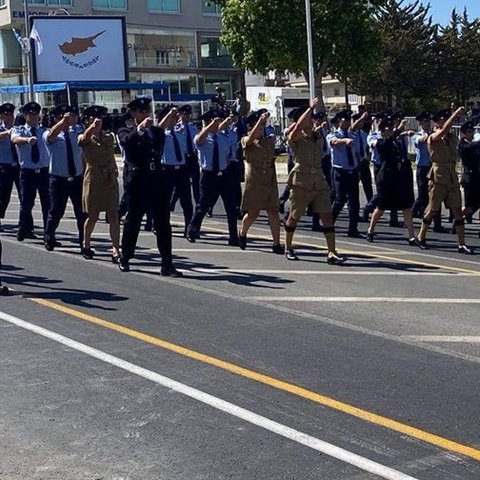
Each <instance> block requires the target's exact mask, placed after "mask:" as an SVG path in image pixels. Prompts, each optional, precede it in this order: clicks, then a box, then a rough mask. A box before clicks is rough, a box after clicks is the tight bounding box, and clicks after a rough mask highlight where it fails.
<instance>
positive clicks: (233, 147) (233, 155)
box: [219, 128, 238, 162]
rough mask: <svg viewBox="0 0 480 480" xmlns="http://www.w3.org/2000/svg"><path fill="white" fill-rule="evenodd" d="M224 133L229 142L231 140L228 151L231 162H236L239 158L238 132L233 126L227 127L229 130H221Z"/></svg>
mask: <svg viewBox="0 0 480 480" xmlns="http://www.w3.org/2000/svg"><path fill="white" fill-rule="evenodd" d="M219 133H220V134H222V135H225V136H226V137H227V138H228V140H229V142H230V151H229V153H228V161H229V162H236V161H238V159H237V147H238V136H237V133H236V132H235V131H234V130H233V129H232V128H227V130H223V131H222V132H219Z"/></svg>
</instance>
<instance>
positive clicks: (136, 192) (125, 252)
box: [122, 170, 172, 268]
mask: <svg viewBox="0 0 480 480" xmlns="http://www.w3.org/2000/svg"><path fill="white" fill-rule="evenodd" d="M128 182H129V195H128V207H127V216H126V218H125V223H124V227H123V235H122V257H123V258H124V259H125V260H127V261H129V260H131V259H132V258H133V257H134V256H135V247H136V245H137V241H138V234H139V232H140V227H141V224H142V218H143V216H144V215H145V213H146V212H147V211H151V212H152V217H153V226H154V228H155V230H156V239H157V248H158V251H159V252H160V255H161V256H162V267H163V268H169V267H171V266H172V226H171V225H170V208H169V202H170V195H171V192H172V189H171V188H170V186H169V185H168V176H167V175H164V174H163V172H158V171H157V172H153V173H144V172H140V171H138V170H135V171H134V170H132V171H131V172H129V174H128Z"/></svg>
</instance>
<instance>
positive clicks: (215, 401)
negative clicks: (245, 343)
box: [0, 312, 418, 480]
mask: <svg viewBox="0 0 480 480" xmlns="http://www.w3.org/2000/svg"><path fill="white" fill-rule="evenodd" d="M0 318H1V319H2V320H4V321H5V322H8V323H10V324H13V325H16V326H17V327H20V328H23V329H25V330H28V331H30V332H33V333H35V334H37V335H41V336H42V337H45V338H48V339H50V340H53V341H54V342H57V343H60V344H62V345H65V346H67V347H69V348H71V349H73V350H76V351H78V352H81V353H84V354H85V355H88V356H90V357H93V358H96V359H97V360H100V361H102V362H104V363H107V364H109V365H113V366H115V367H118V368H120V369H122V370H125V371H127V372H130V373H132V374H134V375H137V376H139V377H142V378H145V379H147V380H150V381H152V382H154V383H156V384H158V385H162V386H163V387H166V388H168V389H170V390H174V391H175V392H178V393H181V394H183V395H185V396H187V397H190V398H192V399H194V400H197V401H199V402H201V403H204V404H206V405H209V406H211V407H213V408H215V409H217V410H220V411H222V412H224V413H227V414H229V415H232V416H234V417H236V418H239V419H241V420H244V421H246V422H248V423H251V424H253V425H256V426H258V427H260V428H263V429H265V430H268V431H270V432H272V433H275V434H277V435H280V436H282V437H284V438H287V439H289V440H292V441H294V442H297V443H299V444H301V445H304V446H306V447H308V448H311V449H313V450H316V451H317V452H320V453H323V454H325V455H328V456H330V457H333V458H336V459H337V460H340V461H342V462H344V463H348V464H350V465H353V466H354V467H357V468H359V469H360V470H363V471H365V472H369V473H373V474H374V475H378V476H379V477H382V478H385V479H388V480H418V479H415V478H414V477H411V476H409V475H406V474H404V473H401V472H399V471H397V470H394V469H392V468H390V467H386V466H385V465H381V464H379V463H377V462H374V461H372V460H369V459H368V458H365V457H362V456H360V455H357V454H355V453H353V452H350V451H348V450H345V449H343V448H340V447H337V446H336V445H333V444H331V443H327V442H325V441H323V440H320V439H318V438H316V437H312V436H311V435H307V434H306V433H303V432H300V431H299V430H295V429H293V428H290V427H287V426H286V425H283V424H281V423H278V422H275V421H273V420H270V419H268V418H266V417H263V416H261V415H258V414H256V413H254V412H252V411H250V410H246V409H244V408H242V407H239V406H238V405H235V404H233V403H230V402H227V401H225V400H222V399H221V398H218V397H215V396H213V395H210V394H208V393H205V392H202V391H201V390H197V389H196V388H192V387H189V386H188V385H185V384H183V383H180V382H177V381H175V380H172V379H171V378H168V377H165V376H163V375H160V374H159V373H156V372H153V371H151V370H147V369H146V368H143V367H140V366H138V365H135V364H133V363H130V362H127V361H125V360H122V359H121V358H118V357H115V356H113V355H110V354H108V353H106V352H103V351H102V350H98V349H96V348H93V347H90V346H88V345H85V344H83V343H80V342H77V341H75V340H72V339H71V338H68V337H64V336H63V335H60V334H58V333H55V332H52V331H51V330H47V329H46V328H43V327H39V326H37V325H34V324H32V323H29V322H26V321H24V320H22V319H20V318H17V317H14V316H12V315H9V314H7V313H4V312H0Z"/></svg>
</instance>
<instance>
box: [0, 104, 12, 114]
mask: <svg viewBox="0 0 480 480" xmlns="http://www.w3.org/2000/svg"><path fill="white" fill-rule="evenodd" d="M14 111H15V105H14V104H13V103H4V104H3V105H0V114H2V113H13V112H14Z"/></svg>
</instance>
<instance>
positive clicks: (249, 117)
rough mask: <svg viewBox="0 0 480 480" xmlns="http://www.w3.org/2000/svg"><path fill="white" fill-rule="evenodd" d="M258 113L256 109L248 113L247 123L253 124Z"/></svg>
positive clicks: (258, 116) (256, 119)
mask: <svg viewBox="0 0 480 480" xmlns="http://www.w3.org/2000/svg"><path fill="white" fill-rule="evenodd" d="M260 115H261V114H259V113H258V111H257V112H252V113H250V115H249V116H248V117H247V118H246V122H247V125H255V124H256V123H257V122H258V119H259V118H260Z"/></svg>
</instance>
